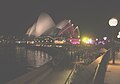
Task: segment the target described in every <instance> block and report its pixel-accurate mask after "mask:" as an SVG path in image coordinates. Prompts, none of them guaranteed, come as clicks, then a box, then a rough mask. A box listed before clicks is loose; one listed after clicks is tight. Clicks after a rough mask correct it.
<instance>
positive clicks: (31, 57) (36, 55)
mask: <svg viewBox="0 0 120 84" xmlns="http://www.w3.org/2000/svg"><path fill="white" fill-rule="evenodd" d="M16 54H17V55H16V56H17V57H16V61H17V62H18V63H22V64H23V65H25V66H27V67H35V68H36V67H40V66H42V65H44V64H45V63H47V62H48V61H50V60H51V59H52V57H51V56H49V55H48V54H47V53H45V52H43V51H41V50H33V49H26V48H24V47H16Z"/></svg>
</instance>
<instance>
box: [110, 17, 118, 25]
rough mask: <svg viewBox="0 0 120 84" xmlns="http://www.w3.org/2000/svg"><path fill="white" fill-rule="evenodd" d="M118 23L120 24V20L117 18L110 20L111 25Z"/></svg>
mask: <svg viewBox="0 0 120 84" xmlns="http://www.w3.org/2000/svg"><path fill="white" fill-rule="evenodd" d="M117 24H118V20H117V19H116V18H111V19H110V20H109V25H110V26H117Z"/></svg>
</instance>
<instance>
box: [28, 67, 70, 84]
mask: <svg viewBox="0 0 120 84" xmlns="http://www.w3.org/2000/svg"><path fill="white" fill-rule="evenodd" d="M70 72H71V69H65V70H59V69H58V70H53V72H51V73H50V74H49V75H48V76H47V77H46V78H44V79H43V80H41V81H40V80H39V77H38V78H37V79H36V80H34V81H32V82H31V83H29V84H64V83H65V81H66V79H67V77H68V76H69V74H70Z"/></svg>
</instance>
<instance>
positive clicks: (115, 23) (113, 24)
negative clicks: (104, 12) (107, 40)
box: [109, 18, 118, 64]
mask: <svg viewBox="0 0 120 84" xmlns="http://www.w3.org/2000/svg"><path fill="white" fill-rule="evenodd" d="M117 24H118V20H117V19H116V18H111V19H110V20H109V25H110V26H111V27H115V26H117ZM112 57H113V64H115V51H114V28H112Z"/></svg>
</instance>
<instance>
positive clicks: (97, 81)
mask: <svg viewBox="0 0 120 84" xmlns="http://www.w3.org/2000/svg"><path fill="white" fill-rule="evenodd" d="M110 56H111V49H109V50H108V51H107V52H106V53H105V54H104V56H103V58H102V60H101V62H100V64H99V65H98V67H97V70H96V75H95V77H94V80H93V84H104V77H105V72H106V69H107V64H108V62H109V59H110Z"/></svg>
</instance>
